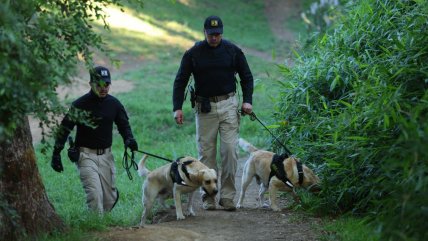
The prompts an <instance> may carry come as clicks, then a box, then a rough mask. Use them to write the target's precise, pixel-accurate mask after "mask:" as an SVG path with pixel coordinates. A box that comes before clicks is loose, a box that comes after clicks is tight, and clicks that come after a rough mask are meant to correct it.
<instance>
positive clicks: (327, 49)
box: [276, 0, 428, 240]
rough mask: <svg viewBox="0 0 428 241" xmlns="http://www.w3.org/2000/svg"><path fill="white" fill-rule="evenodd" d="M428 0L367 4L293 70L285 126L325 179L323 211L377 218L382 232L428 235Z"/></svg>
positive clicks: (394, 236) (398, 236)
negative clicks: (427, 223) (425, 222)
mask: <svg viewBox="0 0 428 241" xmlns="http://www.w3.org/2000/svg"><path fill="white" fill-rule="evenodd" d="M427 5H428V4H427V2H426V1H417V2H415V1H387V0H365V1H360V2H359V3H358V5H355V6H354V7H353V8H352V10H351V11H349V12H348V13H347V14H346V16H347V17H346V19H344V21H343V23H342V24H339V25H338V26H337V27H336V28H335V29H333V30H332V31H331V32H329V33H327V34H325V35H324V36H322V37H321V38H320V39H319V40H318V41H317V42H316V43H315V44H314V46H313V48H312V49H311V52H310V53H308V54H302V55H301V57H300V58H299V60H300V63H299V64H297V65H296V67H294V68H293V69H291V71H290V72H289V73H285V75H286V78H288V81H289V82H288V83H284V88H283V89H282V91H283V92H282V96H281V99H280V103H279V104H278V106H277V110H278V112H277V113H276V118H277V120H278V121H282V120H283V119H286V120H287V121H288V123H289V125H282V126H281V127H280V128H279V129H278V133H279V135H280V136H281V137H282V138H283V139H284V140H290V141H291V142H292V148H291V149H292V150H295V152H296V153H297V154H298V155H299V156H301V157H303V159H306V160H309V161H311V162H313V163H315V165H316V169H317V170H318V171H319V173H321V175H322V180H323V191H322V194H321V200H320V201H318V202H317V207H318V210H320V211H323V212H328V213H333V214H336V213H343V212H352V213H354V214H374V218H375V221H376V223H377V224H378V225H379V228H380V229H381V230H382V237H383V238H384V239H390V240H422V239H423V237H426V236H427V235H428V233H427V230H426V228H424V227H423V226H424V223H423V222H422V220H426V219H427V218H428V212H427V211H426V210H427V203H428V195H426V193H428V192H427V191H428V190H427V189H428V176H427V175H426V174H427V172H428V167H427V165H426V163H427V158H428V155H427V152H426V143H427V142H428V124H427V122H426V119H427V113H428V102H427V100H428V99H427V98H428V64H427V61H426V59H427V57H428V47H427V46H428V36H427V34H426V32H427V30H428V25H427V21H426V19H427V14H428V11H427V9H428V8H427Z"/></svg>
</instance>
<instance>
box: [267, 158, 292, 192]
mask: <svg viewBox="0 0 428 241" xmlns="http://www.w3.org/2000/svg"><path fill="white" fill-rule="evenodd" d="M287 157H288V154H287V153H284V154H281V155H278V154H275V155H274V156H273V158H272V163H271V164H270V168H271V171H270V174H269V182H268V185H269V183H270V179H271V178H272V177H273V176H276V177H277V178H278V179H279V180H281V181H282V182H283V183H284V184H285V185H286V186H287V187H289V188H291V189H293V188H294V186H293V183H292V182H291V181H290V180H289V179H288V178H287V173H286V172H285V171H284V164H283V161H284V159H285V158H287Z"/></svg>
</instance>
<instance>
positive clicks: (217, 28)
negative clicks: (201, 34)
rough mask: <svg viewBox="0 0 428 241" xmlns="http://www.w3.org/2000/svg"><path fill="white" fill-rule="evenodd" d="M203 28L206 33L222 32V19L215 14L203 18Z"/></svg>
mask: <svg viewBox="0 0 428 241" xmlns="http://www.w3.org/2000/svg"><path fill="white" fill-rule="evenodd" d="M204 29H205V31H206V32H207V34H215V33H218V34H222V33H223V21H221V18H219V17H217V16H209V17H208V18H206V19H205V23H204Z"/></svg>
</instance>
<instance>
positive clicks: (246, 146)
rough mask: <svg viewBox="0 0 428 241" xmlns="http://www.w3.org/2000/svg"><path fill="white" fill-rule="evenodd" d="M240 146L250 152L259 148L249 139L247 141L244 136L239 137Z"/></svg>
mask: <svg viewBox="0 0 428 241" xmlns="http://www.w3.org/2000/svg"><path fill="white" fill-rule="evenodd" d="M239 146H240V147H241V148H242V149H243V150H244V151H246V152H249V153H251V152H255V151H257V150H258V149H257V148H256V147H255V146H253V145H251V144H250V143H249V142H248V141H246V140H244V139H242V138H239Z"/></svg>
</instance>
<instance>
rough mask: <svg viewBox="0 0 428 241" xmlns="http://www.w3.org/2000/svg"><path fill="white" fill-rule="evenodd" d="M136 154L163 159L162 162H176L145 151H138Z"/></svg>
mask: <svg viewBox="0 0 428 241" xmlns="http://www.w3.org/2000/svg"><path fill="white" fill-rule="evenodd" d="M136 152H139V153H143V154H146V155H147V156H152V157H156V158H159V159H162V160H164V161H167V162H171V163H172V162H174V161H173V160H171V159H168V158H165V157H161V156H158V155H155V154H151V153H148V152H145V151H141V150H136Z"/></svg>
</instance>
